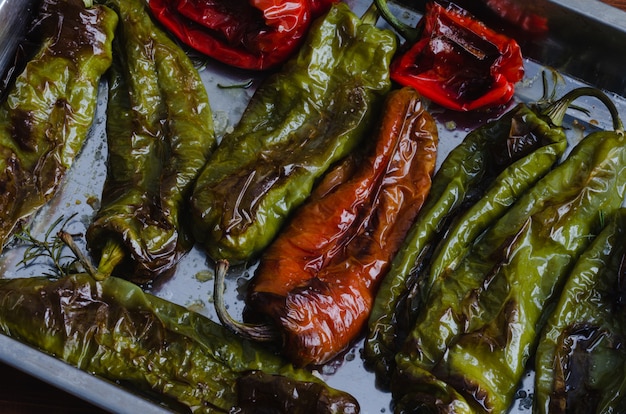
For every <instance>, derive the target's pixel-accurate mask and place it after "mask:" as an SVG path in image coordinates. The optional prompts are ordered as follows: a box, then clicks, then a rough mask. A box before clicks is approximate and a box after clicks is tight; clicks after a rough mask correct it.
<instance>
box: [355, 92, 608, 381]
mask: <svg viewBox="0 0 626 414" xmlns="http://www.w3.org/2000/svg"><path fill="white" fill-rule="evenodd" d="M581 95H597V91H596V90H593V89H588V88H580V89H576V90H574V91H572V92H570V93H568V94H566V95H565V96H563V97H562V98H561V99H559V100H558V101H556V102H555V103H553V104H551V105H549V106H548V107H547V108H545V109H544V110H540V109H539V108H538V107H537V106H535V105H533V106H527V105H525V104H519V105H518V106H517V107H516V108H514V109H513V110H511V111H509V112H508V113H506V114H505V115H503V116H502V117H501V118H500V119H498V120H495V121H492V122H489V123H487V124H486V125H484V126H482V127H479V128H477V129H476V130H474V131H472V132H470V133H469V134H468V135H467V136H466V138H465V139H464V140H463V142H462V143H461V144H460V145H459V146H457V147H456V148H455V149H453V150H452V151H451V152H450V154H449V155H448V157H447V158H446V159H445V160H444V162H443V163H442V165H441V167H440V168H439V170H438V171H437V173H436V175H435V177H434V179H433V185H432V189H431V192H430V195H429V197H428V199H427V201H426V204H425V205H424V207H423V209H422V210H421V211H420V213H419V215H418V217H417V220H416V222H415V224H414V225H413V228H412V229H411V231H410V233H409V235H408V236H407V238H406V240H405V242H404V244H403V246H402V248H401V250H400V252H399V253H398V255H397V256H396V257H395V258H394V261H393V263H392V266H391V268H390V270H389V272H388V274H387V275H386V276H385V278H384V279H383V282H382V284H381V288H380V289H379V293H378V294H377V297H376V301H375V304H374V308H373V310H372V314H371V316H370V319H369V322H368V327H369V332H368V335H367V339H366V341H365V347H364V357H365V360H366V362H367V365H369V366H371V367H372V368H373V369H374V370H375V371H376V374H377V379H378V381H379V383H380V384H381V385H382V386H386V385H388V383H389V378H390V376H391V372H393V369H394V364H395V362H394V359H395V355H396V353H397V352H398V349H399V347H400V344H401V343H402V342H403V340H404V338H405V337H406V333H407V331H409V330H410V329H411V328H412V326H413V323H414V320H415V315H416V314H418V313H419V310H420V307H421V305H422V303H423V301H424V300H425V298H426V297H427V296H428V292H429V290H430V286H431V285H432V284H433V283H434V281H435V280H437V279H439V278H440V277H445V276H446V275H447V274H448V273H450V272H451V271H452V270H453V269H454V267H456V265H457V264H458V262H459V261H460V260H461V259H463V258H464V256H465V255H466V254H467V249H468V248H469V246H470V245H471V244H472V243H473V241H474V239H475V238H476V237H477V236H478V235H480V234H481V233H482V232H483V231H484V230H485V229H486V228H487V227H489V226H490V225H491V224H492V223H493V222H494V221H495V220H496V219H498V218H499V217H500V216H501V215H502V214H503V213H504V212H505V211H506V210H507V208H508V207H509V206H510V205H511V204H512V203H513V202H514V201H515V200H516V199H517V198H518V197H519V196H520V195H521V194H522V193H523V192H524V191H525V190H526V189H528V188H529V187H530V186H532V185H533V184H534V183H535V182H536V181H537V180H538V179H539V178H541V177H542V176H543V175H544V174H545V173H546V172H548V171H549V170H550V169H551V168H552V167H553V166H554V164H555V163H556V162H557V161H558V160H559V159H560V157H561V155H562V154H563V152H564V151H565V149H566V146H567V139H566V136H565V132H564V131H563V129H562V128H561V127H560V125H561V122H562V120H563V117H564V116H565V112H566V110H567V108H568V107H569V105H570V104H571V103H572V101H573V100H575V99H576V98H578V97H579V96H581ZM598 97H599V98H600V99H608V98H605V96H604V95H599V96H598ZM444 235H447V236H446V237H444ZM440 240H442V241H441V242H440ZM438 245H440V246H438Z"/></svg>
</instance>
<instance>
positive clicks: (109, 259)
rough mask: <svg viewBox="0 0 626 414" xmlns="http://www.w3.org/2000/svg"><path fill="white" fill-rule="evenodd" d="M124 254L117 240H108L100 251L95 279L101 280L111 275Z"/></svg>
mask: <svg viewBox="0 0 626 414" xmlns="http://www.w3.org/2000/svg"><path fill="white" fill-rule="evenodd" d="M125 256H126V252H125V251H124V248H123V247H122V245H121V244H120V243H119V242H117V240H114V239H109V240H108V241H107V242H106V244H105V245H104V249H102V255H101V256H100V262H99V263H98V276H97V277H96V279H98V280H102V279H106V278H107V277H109V276H111V275H112V274H113V269H115V267H116V266H117V265H118V264H120V263H121V262H122V260H124V257H125Z"/></svg>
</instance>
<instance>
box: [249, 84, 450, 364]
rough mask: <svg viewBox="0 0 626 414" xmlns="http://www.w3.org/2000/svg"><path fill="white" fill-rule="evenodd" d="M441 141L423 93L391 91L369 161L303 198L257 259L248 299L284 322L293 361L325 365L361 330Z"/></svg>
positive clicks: (424, 191)
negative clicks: (319, 191) (326, 188)
mask: <svg viewBox="0 0 626 414" xmlns="http://www.w3.org/2000/svg"><path fill="white" fill-rule="evenodd" d="M437 143H438V134H437V126H436V124H435V121H434V120H433V119H432V117H431V116H430V114H429V113H428V112H427V111H426V110H425V109H424V107H423V104H422V102H421V99H420V95H419V94H418V93H417V92H416V91H415V90H414V89H412V88H403V89H400V90H395V91H392V92H391V93H390V94H389V96H388V98H387V101H386V104H385V106H384V109H383V115H382V119H381V121H380V125H379V129H378V132H377V135H376V137H375V139H374V140H373V144H374V146H372V147H370V150H369V151H368V152H367V155H365V156H364V159H363V160H360V161H359V162H358V163H357V166H356V167H353V168H351V169H353V170H354V171H353V172H351V173H345V171H344V174H343V175H344V176H345V178H344V181H343V182H341V183H339V184H337V185H335V186H334V187H333V188H331V189H330V190H329V191H327V192H326V193H325V194H323V195H321V196H319V197H313V198H312V199H311V200H310V201H307V202H306V203H305V204H303V205H302V206H301V207H300V208H299V209H298V210H297V211H296V213H295V214H294V216H293V217H292V218H291V219H290V223H289V225H288V226H287V227H286V228H285V230H284V231H282V232H281V233H280V235H279V236H278V238H277V239H276V240H275V241H274V243H272V244H271V245H270V247H269V248H268V249H267V251H266V252H264V254H263V255H262V256H261V260H260V264H259V267H258V269H257V271H256V272H255V275H254V277H253V279H252V282H251V284H250V287H249V290H248V292H249V293H248V296H249V298H248V301H247V306H248V307H249V310H251V313H252V314H254V315H258V314H262V315H264V316H266V317H268V318H269V319H271V320H272V321H273V323H274V324H275V325H276V326H278V327H279V328H278V329H279V330H280V332H281V333H282V337H283V347H282V348H283V350H284V353H285V354H286V355H287V356H288V358H289V359H290V360H291V361H293V362H294V363H296V364H297V365H302V366H304V365H310V364H313V365H317V364H323V363H325V362H328V361H329V360H330V359H332V358H334V357H335V356H337V355H338V354H339V353H341V352H342V351H344V350H346V349H347V348H348V347H349V346H350V345H351V344H352V343H353V342H354V341H355V340H356V339H357V338H358V337H359V336H360V334H361V333H362V331H363V327H364V326H365V323H366V321H367V317H368V315H369V312H370V309H371V307H372V303H373V299H374V295H375V292H376V290H377V288H378V285H379V283H380V280H381V279H382V277H383V276H384V275H385V273H386V271H387V268H388V266H389V264H390V262H391V259H392V258H393V256H394V255H395V253H396V252H397V250H398V248H399V246H400V245H401V243H402V241H403V239H404V237H405V235H406V232H407V231H408V229H409V228H410V226H411V224H412V222H413V220H414V218H415V216H416V214H417V212H418V211H419V210H420V208H421V206H422V205H423V203H424V200H425V199H426V196H427V194H428V192H429V190H430V185H431V177H432V174H433V172H434V169H435V163H436V158H437ZM340 168H342V169H343V168H344V167H343V166H341V167H340ZM337 174H338V172H337V171H334V174H333V175H332V177H333V178H332V179H333V180H334V178H335V177H336V175H337ZM322 186H326V185H325V184H324V183H323V184H322ZM329 187H330V186H329Z"/></svg>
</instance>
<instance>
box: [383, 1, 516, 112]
mask: <svg viewBox="0 0 626 414" xmlns="http://www.w3.org/2000/svg"><path fill="white" fill-rule="evenodd" d="M376 4H377V5H378V7H379V9H380V10H381V13H382V15H383V17H384V18H385V19H386V20H387V21H388V22H389V23H390V24H391V25H393V26H394V27H395V28H396V29H397V30H398V31H399V32H400V34H401V35H402V36H403V37H404V38H405V39H407V43H406V49H405V51H404V53H401V54H399V55H398V56H397V57H396V58H395V60H394V61H393V62H392V64H391V78H392V79H393V80H394V81H396V82H398V83H399V84H401V85H408V86H413V87H414V88H415V89H417V90H418V91H419V92H420V93H421V94H422V95H423V96H424V97H426V98H428V99H430V100H432V101H433V102H435V103H437V104H439V105H441V106H443V107H445V108H449V109H452V110H456V111H471V110H475V109H479V108H486V107H492V106H497V105H502V104H505V103H507V102H508V101H509V100H510V99H511V97H512V96H513V94H514V92H515V83H516V82H518V81H520V80H521V79H522V77H523V76H524V63H523V59H522V53H521V49H520V47H519V45H518V44H517V42H516V41H515V40H514V39H512V38H510V37H508V36H505V35H503V34H500V33H497V32H495V31H494V30H492V29H490V28H489V27H487V26H486V25H485V24H484V23H482V22H481V21H479V20H477V19H476V18H474V17H473V16H472V15H471V14H469V13H468V12H467V11H466V10H464V9H462V8H461V7H459V6H457V5H455V4H453V3H449V4H448V5H447V6H443V5H441V4H439V3H437V2H429V3H427V4H426V11H425V14H424V16H423V18H422V19H421V20H420V23H419V24H418V27H417V28H416V29H413V28H409V27H408V26H406V25H403V24H402V23H400V22H399V21H398V20H397V19H396V18H395V17H394V16H393V15H392V14H391V13H390V11H389V9H388V8H387V6H386V4H385V3H384V0H376Z"/></svg>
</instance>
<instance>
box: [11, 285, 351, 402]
mask: <svg viewBox="0 0 626 414" xmlns="http://www.w3.org/2000/svg"><path fill="white" fill-rule="evenodd" d="M0 331H1V332H2V333H4V334H6V335H9V336H11V337H14V338H16V339H18V340H20V341H24V342H26V343H29V344H31V345H33V346H36V347H39V348H40V349H42V350H43V351H45V352H48V353H50V354H52V355H54V356H56V357H58V358H60V359H63V360H64V361H66V362H68V363H70V364H72V365H74V366H77V367H78V368H80V369H82V370H85V371H88V372H91V373H94V374H96V375H99V376H102V377H104V378H108V379H110V380H113V381H123V382H124V383H125V384H129V385H132V386H134V387H136V389H138V390H142V391H145V392H148V393H153V394H155V395H156V396H157V398H159V399H160V400H164V399H171V400H172V401H173V402H176V403H179V404H182V405H184V406H185V407H188V408H187V409H189V410H191V411H193V412H196V413H232V412H249V413H258V412H273V413H285V414H287V413H289V414H291V413H310V412H319V413H346V414H347V413H350V414H353V413H357V412H358V411H359V407H358V404H357V403H356V401H355V400H354V399H353V398H352V397H351V396H349V395H348V394H346V393H344V392H341V391H338V390H335V389H331V388H329V387H328V386H326V385H325V384H324V383H323V382H322V381H321V380H320V379H318V378H317V377H315V376H313V375H312V374H311V373H309V372H308V371H304V370H297V369H294V368H293V367H292V366H291V365H289V364H287V363H286V362H285V361H283V360H282V359H280V358H278V357H276V356H275V355H274V354H272V353H271V352H269V351H266V350H264V349H263V348H260V347H258V346H255V345H254V344H253V343H251V342H246V341H242V340H241V339H240V338H238V337H237V336H235V335H233V334H231V333H230V332H229V331H228V330H227V329H225V328H223V327H222V326H220V325H218V324H216V323H213V322H212V321H211V320H209V319H207V318H204V317H203V316H201V315H199V314H196V313H194V312H191V311H188V310H187V309H185V308H183V307H181V306H178V305H175V304H173V303H171V302H168V301H166V300H163V299H160V298H157V297H155V296H152V295H150V294H147V293H145V292H143V291H142V290H141V289H140V288H139V287H138V286H136V285H135V284H133V283H131V282H128V281H125V280H123V279H119V278H116V277H114V276H111V277H109V278H106V279H104V280H102V281H96V280H95V279H94V278H92V277H91V276H90V275H87V274H74V275H70V276H65V277H62V278H60V279H58V280H55V281H51V280H50V279H47V278H39V277H32V278H25V279H2V280H0ZM269 391H272V392H275V393H276V394H277V395H280V396H281V399H277V398H262V397H261V396H262V395H265V393H267V392H269ZM178 408H180V407H178Z"/></svg>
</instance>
